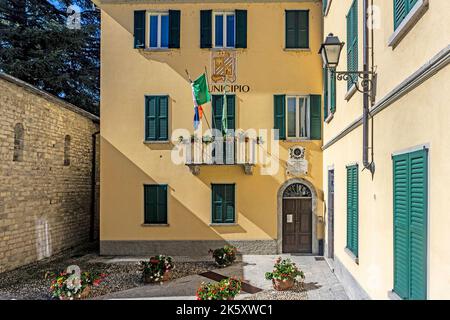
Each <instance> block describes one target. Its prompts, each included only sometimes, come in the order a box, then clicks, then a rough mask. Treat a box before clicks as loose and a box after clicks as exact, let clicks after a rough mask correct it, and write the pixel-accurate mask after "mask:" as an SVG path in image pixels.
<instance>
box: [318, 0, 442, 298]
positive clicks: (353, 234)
mask: <svg viewBox="0 0 450 320" xmlns="http://www.w3.org/2000/svg"><path fill="white" fill-rule="evenodd" d="M355 3H356V5H355ZM363 4H364V1H359V0H356V1H354V0H339V1H336V0H333V1H330V0H328V1H327V3H325V4H324V12H325V17H324V35H325V36H326V35H328V34H329V33H333V34H334V35H335V36H338V37H339V38H340V40H341V41H344V42H345V43H346V44H345V46H344V48H343V50H342V55H341V59H340V64H339V66H338V68H337V69H338V71H341V70H348V69H352V68H355V69H353V70H362V69H363V32H364V29H363V7H364V6H363ZM369 4H370V2H369ZM373 4H374V10H373V12H374V15H373V16H374V28H373V34H372V32H371V31H370V30H369V38H368V44H369V46H372V40H373V48H374V56H373V57H374V60H372V59H370V58H371V57H370V55H369V67H371V65H372V64H373V65H374V67H375V70H376V74H377V84H376V95H375V101H374V103H373V104H372V105H371V106H370V114H371V116H372V118H370V119H369V126H368V133H369V139H368V140H369V145H368V146H369V153H368V154H369V163H370V162H371V160H372V158H371V156H370V155H371V151H373V163H374V168H375V171H374V174H373V177H372V175H371V173H370V171H369V170H368V169H366V170H363V169H364V164H363V157H362V155H363V126H362V111H363V94H361V93H359V92H353V91H354V90H352V89H350V90H348V89H349V86H348V84H347V82H346V81H337V82H336V88H335V90H336V92H335V96H336V102H335V105H333V106H332V107H333V111H334V112H331V113H332V115H330V116H329V117H328V119H327V121H326V123H325V125H324V146H323V150H324V153H323V157H324V159H323V161H324V163H323V167H324V169H323V179H324V180H323V185H324V194H325V203H326V207H327V208H326V210H325V211H326V215H325V222H326V227H325V230H326V237H325V238H326V241H325V242H326V243H325V254H326V256H327V257H328V260H329V262H330V263H331V265H332V266H333V268H334V270H335V272H336V274H337V276H338V277H339V278H340V280H341V281H342V282H343V283H344V285H345V287H346V288H347V289H348V292H349V293H350V295H351V297H353V298H373V299H396V298H399V297H400V298H403V299H449V298H450V290H449V289H450V250H449V248H448V243H450V233H449V232H448V229H449V226H450V215H449V214H448V212H449V208H450V198H449V196H448V195H447V185H448V179H449V177H450V166H449V164H448V159H449V157H450V148H449V145H448V141H449V140H450V130H449V128H450V115H449V112H448V103H449V99H448V96H447V94H448V92H449V91H450V69H449V68H448V63H449V60H450V55H449V48H450V47H449V44H450V24H449V23H448V20H449V12H450V2H449V1H440V0H410V1H406V0H394V1H385V0H374V1H373ZM355 7H356V9H354V8H355ZM353 10H355V11H353ZM355 12H356V14H355ZM369 12H371V9H370V8H369ZM353 17H355V19H353ZM369 21H370V20H369ZM355 23H356V25H355ZM370 25H371V24H370V23H369V26H370ZM352 28H356V29H355V30H357V32H356V33H355V32H354V31H353V30H352ZM372 35H373V36H372ZM354 43H356V47H357V53H356V60H354V59H348V57H350V58H351V57H353V53H352V50H354V47H353V46H352V45H353V44H354ZM354 52H356V51H354ZM369 52H370V51H369ZM352 61H357V62H358V63H357V65H356V66H355V65H354V63H353V62H352ZM369 70H370V69H369ZM329 95H330V96H332V94H331V93H329ZM330 111H331V108H330ZM372 147H373V149H370V148H372ZM333 180H334V183H333Z"/></svg>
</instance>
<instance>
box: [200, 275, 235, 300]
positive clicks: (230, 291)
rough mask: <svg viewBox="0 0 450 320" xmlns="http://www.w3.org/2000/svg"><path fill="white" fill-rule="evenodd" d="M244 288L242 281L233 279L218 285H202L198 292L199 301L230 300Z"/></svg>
mask: <svg viewBox="0 0 450 320" xmlns="http://www.w3.org/2000/svg"><path fill="white" fill-rule="evenodd" d="M241 288H242V281H241V280H239V279H237V278H235V277H232V278H227V279H223V280H222V281H220V282H218V283H202V284H201V286H200V288H198V290H197V294H196V296H197V300H229V299H233V298H234V297H236V296H237V295H238V294H239V293H240V292H241Z"/></svg>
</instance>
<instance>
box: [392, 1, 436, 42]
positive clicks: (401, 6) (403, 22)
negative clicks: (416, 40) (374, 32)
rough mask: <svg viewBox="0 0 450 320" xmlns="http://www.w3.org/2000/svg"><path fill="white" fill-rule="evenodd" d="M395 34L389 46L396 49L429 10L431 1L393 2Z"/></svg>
mask: <svg viewBox="0 0 450 320" xmlns="http://www.w3.org/2000/svg"><path fill="white" fill-rule="evenodd" d="M393 7H394V8H393V18H394V33H393V34H392V35H391V36H390V37H389V40H388V45H389V46H390V47H392V48H395V47H396V46H397V45H398V44H399V42H400V41H401V40H402V39H403V38H404V37H405V36H406V34H407V33H408V32H409V31H410V30H411V29H412V28H413V27H414V26H415V25H416V23H417V22H418V21H419V20H420V18H421V17H422V15H424V14H425V12H426V11H427V10H428V8H429V0H393Z"/></svg>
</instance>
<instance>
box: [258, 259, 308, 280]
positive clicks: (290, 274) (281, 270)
mask: <svg viewBox="0 0 450 320" xmlns="http://www.w3.org/2000/svg"><path fill="white" fill-rule="evenodd" d="M266 279H267V280H289V279H293V280H296V281H298V280H303V279H305V274H304V273H303V271H301V270H300V269H299V268H298V267H297V265H296V264H295V263H293V262H292V261H291V260H290V259H284V260H282V259H281V257H280V258H278V259H277V260H275V265H274V266H273V271H272V272H266Z"/></svg>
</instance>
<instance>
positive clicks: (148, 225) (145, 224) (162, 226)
mask: <svg viewBox="0 0 450 320" xmlns="http://www.w3.org/2000/svg"><path fill="white" fill-rule="evenodd" d="M141 226H142V227H146V228H160V227H161V228H167V227H170V224H168V223H161V224H158V223H143V224H142V225H141Z"/></svg>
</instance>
